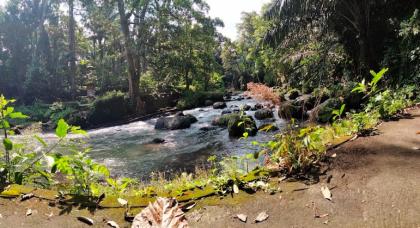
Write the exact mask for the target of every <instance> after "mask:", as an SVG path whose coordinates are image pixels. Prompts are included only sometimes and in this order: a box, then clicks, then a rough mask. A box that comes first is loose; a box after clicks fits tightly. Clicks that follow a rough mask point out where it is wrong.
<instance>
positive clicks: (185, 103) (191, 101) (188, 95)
mask: <svg viewBox="0 0 420 228" xmlns="http://www.w3.org/2000/svg"><path fill="white" fill-rule="evenodd" d="M223 95H224V93H223V92H217V91H216V92H201V91H197V92H194V91H188V92H185V93H184V94H183V95H182V98H181V99H180V100H179V101H178V103H177V105H176V107H177V108H178V109H181V110H184V109H191V108H196V107H200V106H205V104H206V100H209V101H212V102H218V101H224V99H223Z"/></svg>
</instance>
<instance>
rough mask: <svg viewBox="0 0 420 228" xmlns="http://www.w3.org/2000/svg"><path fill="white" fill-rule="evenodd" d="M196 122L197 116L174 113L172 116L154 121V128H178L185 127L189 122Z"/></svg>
mask: <svg viewBox="0 0 420 228" xmlns="http://www.w3.org/2000/svg"><path fill="white" fill-rule="evenodd" d="M195 122H197V118H195V117H194V116H193V115H190V114H188V115H180V114H178V115H176V116H174V117H161V118H159V119H158V120H157V121H156V124H155V129H159V130H178V129H186V128H189V127H190V126H191V124H193V123H195Z"/></svg>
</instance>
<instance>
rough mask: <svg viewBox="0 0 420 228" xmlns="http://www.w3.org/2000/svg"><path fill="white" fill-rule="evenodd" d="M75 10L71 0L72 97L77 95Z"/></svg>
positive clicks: (70, 53) (70, 58)
mask: <svg viewBox="0 0 420 228" xmlns="http://www.w3.org/2000/svg"><path fill="white" fill-rule="evenodd" d="M73 11H74V0H69V65H70V71H69V82H70V93H71V97H72V98H73V99H74V98H75V95H76V80H75V78H76V34H75V21H74V12H73Z"/></svg>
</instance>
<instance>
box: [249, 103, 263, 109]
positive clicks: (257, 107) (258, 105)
mask: <svg viewBox="0 0 420 228" xmlns="http://www.w3.org/2000/svg"><path fill="white" fill-rule="evenodd" d="M262 108H264V105H262V104H260V103H257V104H255V105H254V107H253V108H252V109H251V110H253V111H256V110H260V109H262Z"/></svg>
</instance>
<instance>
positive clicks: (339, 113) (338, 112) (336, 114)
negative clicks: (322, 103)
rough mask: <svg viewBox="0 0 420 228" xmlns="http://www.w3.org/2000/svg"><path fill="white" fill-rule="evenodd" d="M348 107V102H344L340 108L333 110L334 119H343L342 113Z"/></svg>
mask: <svg viewBox="0 0 420 228" xmlns="http://www.w3.org/2000/svg"><path fill="white" fill-rule="evenodd" d="M345 109H346V104H342V105H341V107H340V109H335V110H333V111H332V114H333V120H336V119H341V117H342V115H343V114H344V110H345Z"/></svg>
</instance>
